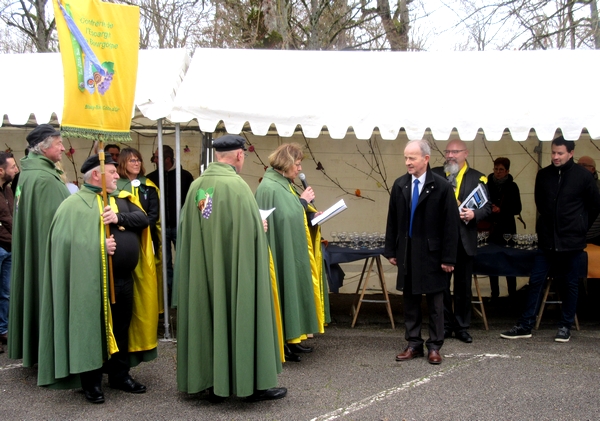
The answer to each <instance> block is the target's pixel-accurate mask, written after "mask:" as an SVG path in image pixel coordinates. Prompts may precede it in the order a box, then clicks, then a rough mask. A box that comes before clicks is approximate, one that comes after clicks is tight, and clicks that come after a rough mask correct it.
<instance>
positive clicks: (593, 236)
mask: <svg viewBox="0 0 600 421" xmlns="http://www.w3.org/2000/svg"><path fill="white" fill-rule="evenodd" d="M577 163H578V164H579V165H581V166H582V167H583V168H585V169H586V170H588V171H589V172H590V173H591V174H592V176H593V177H594V180H596V185H597V186H598V190H600V180H599V179H598V172H597V171H596V161H594V159H593V158H592V157H591V156H585V155H584V156H582V157H581V158H579V160H577ZM585 241H586V242H587V243H591V244H595V245H597V246H600V216H598V217H597V218H596V220H595V221H594V223H593V224H592V226H591V227H590V229H589V230H588V232H587V234H586V235H585Z"/></svg>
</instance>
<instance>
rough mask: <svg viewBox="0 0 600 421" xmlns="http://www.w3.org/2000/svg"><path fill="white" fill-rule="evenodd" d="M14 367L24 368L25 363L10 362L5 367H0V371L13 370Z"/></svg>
mask: <svg viewBox="0 0 600 421" xmlns="http://www.w3.org/2000/svg"><path fill="white" fill-rule="evenodd" d="M13 368H23V364H22V363H18V364H8V365H5V366H4V367H0V371H6V370H12V369H13Z"/></svg>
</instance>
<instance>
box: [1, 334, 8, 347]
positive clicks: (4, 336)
mask: <svg viewBox="0 0 600 421" xmlns="http://www.w3.org/2000/svg"><path fill="white" fill-rule="evenodd" d="M0 342H2V343H3V344H4V345H6V344H7V342H8V333H3V334H2V335H0Z"/></svg>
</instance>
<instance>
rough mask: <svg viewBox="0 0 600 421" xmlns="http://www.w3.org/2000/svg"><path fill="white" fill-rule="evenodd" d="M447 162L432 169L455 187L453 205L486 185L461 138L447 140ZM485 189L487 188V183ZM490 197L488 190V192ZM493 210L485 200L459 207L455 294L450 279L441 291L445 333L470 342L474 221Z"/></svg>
mask: <svg viewBox="0 0 600 421" xmlns="http://www.w3.org/2000/svg"><path fill="white" fill-rule="evenodd" d="M444 156H445V158H446V162H445V164H444V166H443V167H436V168H434V169H433V170H432V171H433V172H434V173H435V174H438V175H440V176H442V177H444V178H445V179H447V180H448V182H449V183H451V184H452V187H453V188H454V195H455V197H456V203H457V205H456V206H459V205H460V204H461V203H463V202H464V200H465V199H466V198H467V196H469V194H471V192H472V191H473V190H474V189H475V188H476V187H477V186H478V185H479V184H482V185H483V186H486V184H487V177H486V176H485V175H484V174H482V173H480V172H479V171H477V170H475V169H473V168H471V167H470V166H469V163H468V162H467V157H468V156H469V150H468V149H467V145H466V144H465V142H463V141H462V140H460V139H454V140H451V141H450V142H448V146H446V150H444ZM485 188H486V191H487V187H485ZM487 194H488V197H489V192H487ZM491 213H492V204H491V202H489V201H488V202H487V203H486V204H485V205H484V206H482V207H481V208H480V209H467V208H462V209H459V217H460V221H461V222H460V224H459V226H460V238H459V241H458V250H457V256H456V265H455V266H454V295H452V294H450V279H451V277H452V274H451V273H449V274H448V283H447V287H446V290H445V291H444V337H445V338H451V337H452V334H453V333H454V334H455V337H456V338H457V339H459V340H460V341H462V342H465V343H471V342H473V338H472V337H471V335H470V334H469V332H468V329H469V327H470V325H471V282H472V280H471V279H472V277H473V258H474V257H475V254H476V253H477V223H478V222H479V221H481V220H483V219H485V218H487V217H488V216H489V215H490V214H491Z"/></svg>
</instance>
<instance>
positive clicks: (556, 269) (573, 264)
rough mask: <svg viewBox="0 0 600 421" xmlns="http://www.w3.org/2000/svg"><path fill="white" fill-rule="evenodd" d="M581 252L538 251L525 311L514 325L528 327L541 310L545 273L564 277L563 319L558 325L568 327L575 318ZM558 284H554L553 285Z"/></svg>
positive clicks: (562, 296) (556, 285)
mask: <svg viewBox="0 0 600 421" xmlns="http://www.w3.org/2000/svg"><path fill="white" fill-rule="evenodd" d="M582 257H583V251H582V250H578V251H564V252H547V251H546V252H539V253H538V254H537V255H536V256H535V260H534V263H533V268H532V270H531V276H530V278H529V292H528V294H527V304H526V307H525V311H524V312H523V314H521V317H520V318H519V320H518V322H517V324H518V325H521V326H522V327H523V328H524V329H527V330H531V329H532V328H533V326H534V325H535V319H536V317H537V314H538V313H539V310H540V304H541V302H542V296H543V291H544V286H545V285H546V279H547V277H548V273H550V275H551V276H552V277H553V278H554V279H555V280H560V281H562V280H563V279H564V288H563V290H562V291H563V292H562V294H561V299H562V318H561V321H560V322H559V324H558V325H559V327H567V328H569V329H571V326H572V325H573V322H574V321H575V312H576V310H577V294H578V291H579V275H580V266H581V262H582V260H581V259H582ZM558 286H559V284H557V283H555V287H558Z"/></svg>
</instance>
